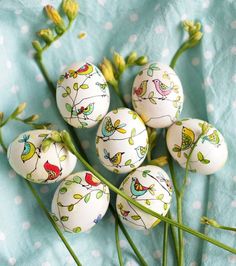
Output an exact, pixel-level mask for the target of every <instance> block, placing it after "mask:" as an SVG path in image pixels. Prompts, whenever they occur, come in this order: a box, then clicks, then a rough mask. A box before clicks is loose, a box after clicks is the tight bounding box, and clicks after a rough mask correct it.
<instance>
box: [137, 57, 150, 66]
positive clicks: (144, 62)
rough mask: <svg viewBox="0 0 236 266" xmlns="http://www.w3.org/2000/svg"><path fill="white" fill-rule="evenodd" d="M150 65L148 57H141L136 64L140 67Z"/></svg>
mask: <svg viewBox="0 0 236 266" xmlns="http://www.w3.org/2000/svg"><path fill="white" fill-rule="evenodd" d="M147 63H148V58H147V56H140V57H139V58H138V59H137V60H136V61H135V64H136V65H138V66H143V65H146V64H147Z"/></svg>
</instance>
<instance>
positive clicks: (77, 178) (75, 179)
mask: <svg viewBox="0 0 236 266" xmlns="http://www.w3.org/2000/svg"><path fill="white" fill-rule="evenodd" d="M73 181H74V182H75V183H77V184H80V183H81V181H82V179H81V177H80V176H78V175H77V176H74V177H73Z"/></svg>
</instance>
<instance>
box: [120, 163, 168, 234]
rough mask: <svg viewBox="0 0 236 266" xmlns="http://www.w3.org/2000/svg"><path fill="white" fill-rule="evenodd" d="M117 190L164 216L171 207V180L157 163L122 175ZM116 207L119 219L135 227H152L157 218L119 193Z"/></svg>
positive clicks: (156, 222) (157, 221) (145, 228)
mask: <svg viewBox="0 0 236 266" xmlns="http://www.w3.org/2000/svg"><path fill="white" fill-rule="evenodd" d="M120 190H122V191H123V192H124V193H125V194H126V195H128V196H129V197H131V198H132V199H134V200H135V201H137V202H139V203H140V204H142V205H144V206H145V207H147V208H149V209H150V210H152V211H155V212H157V213H159V214H160V215H162V216H165V215H166V214H167V212H168V210H169V208H170V204H171V198H172V184H171V181H170V178H169V177H168V175H167V173H166V172H165V171H164V170H163V169H161V168H160V167H158V166H154V165H147V166H142V167H139V168H137V169H136V170H134V171H133V172H131V173H130V174H129V175H128V176H127V177H126V178H125V179H124V181H123V182H122V183H121V185H120ZM116 211H117V213H118V215H119V216H120V218H121V219H122V222H124V223H125V224H126V225H128V226H130V227H132V228H134V229H137V230H148V229H151V228H153V227H155V226H156V225H157V224H158V223H159V222H160V220H159V219H157V218H155V217H153V216H151V215H150V214H147V213H145V212H143V211H141V210H140V209H139V208H137V207H135V206H134V205H132V204H130V203H129V202H128V201H127V200H125V199H124V198H122V197H121V196H120V195H117V198H116Z"/></svg>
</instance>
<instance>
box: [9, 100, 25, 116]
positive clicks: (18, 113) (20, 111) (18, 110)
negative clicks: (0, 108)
mask: <svg viewBox="0 0 236 266" xmlns="http://www.w3.org/2000/svg"><path fill="white" fill-rule="evenodd" d="M25 108H26V103H21V104H20V105H19V106H18V107H17V108H16V109H15V111H14V112H13V113H12V114H11V117H12V118H15V117H17V116H18V115H20V114H21V113H22V112H23V111H24V110H25Z"/></svg>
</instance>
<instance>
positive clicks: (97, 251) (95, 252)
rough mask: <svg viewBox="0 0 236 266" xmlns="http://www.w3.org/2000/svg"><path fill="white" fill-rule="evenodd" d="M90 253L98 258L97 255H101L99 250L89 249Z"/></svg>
mask: <svg viewBox="0 0 236 266" xmlns="http://www.w3.org/2000/svg"><path fill="white" fill-rule="evenodd" d="M91 254H92V256H93V257H95V258H98V257H100V256H101V253H100V251H99V250H96V249H95V250H92V251H91Z"/></svg>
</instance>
